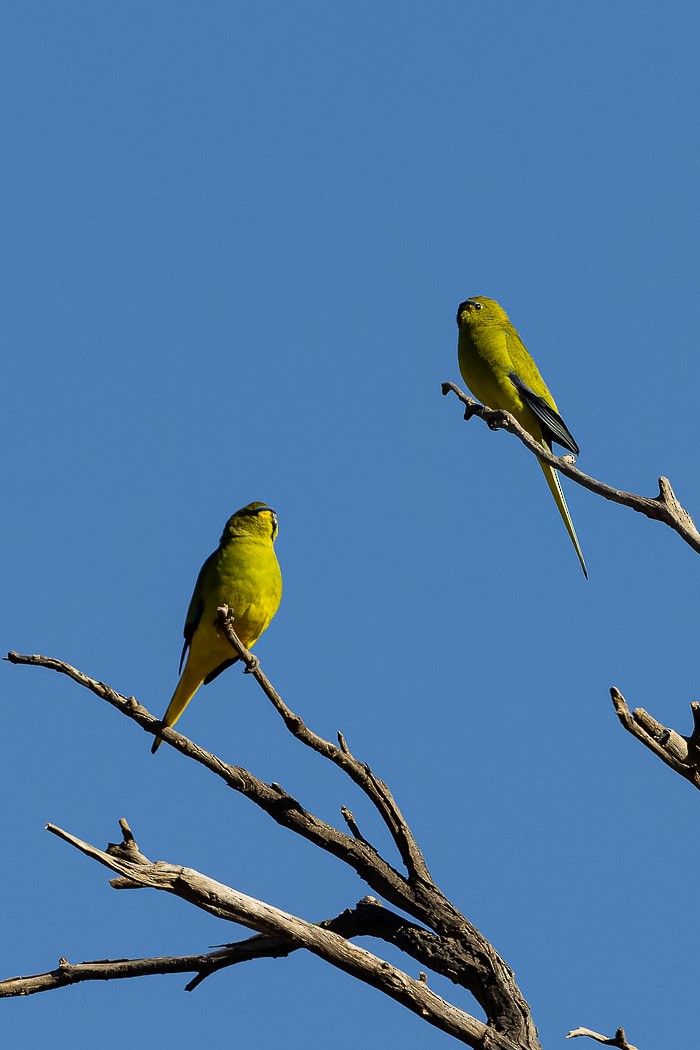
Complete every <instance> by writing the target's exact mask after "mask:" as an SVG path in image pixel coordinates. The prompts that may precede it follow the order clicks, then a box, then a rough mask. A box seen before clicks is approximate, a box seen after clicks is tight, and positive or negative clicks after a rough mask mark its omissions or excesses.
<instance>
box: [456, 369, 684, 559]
mask: <svg viewBox="0 0 700 1050" xmlns="http://www.w3.org/2000/svg"><path fill="white" fill-rule="evenodd" d="M442 392H443V394H449V393H453V394H456V396H457V397H458V398H459V400H460V401H461V402H462V404H463V405H464V406H465V408H464V418H465V419H471V417H472V416H479V417H480V418H481V419H483V420H484V422H485V423H486V425H487V426H488V427H489V428H490V429H491V430H507V431H508V432H509V433H510V434H515V436H516V437H517V438H519V439H520V440H521V441H522V443H523V445H525V447H526V448H527V449H529V450H530V452H532V454H533V455H534V456H537V458H538V459H541V460H542V461H543V462H544V463H549V465H550V467H555V468H556V469H557V470H558V471H559V473H560V474H564V475H565V476H566V477H567V478H571V480H572V481H575V482H576V483H577V484H578V485H581V486H583V488H585V489H588V490H589V492H595V493H596V495H598V496H602V497H603V498H604V499H607V500H610V501H611V502H612V503H619V504H621V505H622V506H623V507H629V508H630V509H631V510H634V511H637V513H638V514H644V515H646V517H647V518H653V519H654V521H661V522H663V524H664V525H668V526H669V528H671V529H673V530H674V531H675V532H677V533H678V535H679V536H680V537H681V539H683V540H685V542H686V543H687V544H688V546H689V547H692V548H693V550H694V551H695V552H696V553H697V554H700V532H698V530H697V529H696V527H695V523H694V522H693V519H692V518H691V516H690V514H689V513H688V511H687V510H685V508H684V507H682V506H681V504H680V503H679V501H678V498H677V497H676V494H675V492H674V491H673V489H672V488H671V483H670V482H669V480H668V478H664V477H660V478H659V494H658V496H655V497H654V498H653V499H652V498H649V497H648V496H637V495H635V494H634V493H633V492H623V491H622V490H621V489H614V488H612V486H611V485H606V484H605V483H604V482H602V481H597V480H596V478H592V477H589V475H588V474H584V473H583V471H581V470H579V469H578V468H577V467H575V466H574V465H573V460H572V457H571V456H561V457H560V456H554V455H552V453H551V452H548V451H547V450H546V449H544V448H543V447H542V445H540V443H539V441H535V439H534V438H533V437H532V436H531V435H530V434H528V432H527V431H526V430H524V429H523V428H522V427H521V426H520V424H519V423H518V421H517V419H516V418H515V417H514V416H512V415H511V414H510V412H505V411H504V410H502V409H494V408H487V406H486V405H481V404H479V402H478V401H474V400H473V399H472V398H471V397H468V396H467V394H465V393H464V391H463V390H460V389H459V387H458V386H456V385H455V384H454V383H443V384H442Z"/></svg>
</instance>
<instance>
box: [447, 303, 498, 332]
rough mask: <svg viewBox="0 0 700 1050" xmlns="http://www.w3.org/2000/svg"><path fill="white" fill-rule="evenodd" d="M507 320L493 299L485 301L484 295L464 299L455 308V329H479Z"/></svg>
mask: <svg viewBox="0 0 700 1050" xmlns="http://www.w3.org/2000/svg"><path fill="white" fill-rule="evenodd" d="M507 320H508V314H507V313H506V312H505V310H504V309H503V307H502V306H500V305H499V304H498V303H497V302H496V300H495V299H487V298H486V296H485V295H475V296H473V297H472V298H471V299H465V300H464V302H463V303H460V304H459V306H458V307H457V327H458V328H459V329H460V330H461V329H462V328H480V327H482V326H484V325H488V324H495V323H497V322H503V321H507Z"/></svg>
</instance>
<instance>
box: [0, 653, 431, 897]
mask: <svg viewBox="0 0 700 1050" xmlns="http://www.w3.org/2000/svg"><path fill="white" fill-rule="evenodd" d="M7 660H8V661H9V662H10V663H13V664H26V665H30V666H35V667H47V668H49V669H50V670H53V671H58V672H60V673H61V674H65V675H67V676H68V677H69V678H72V679H73V681H75V682H77V683H78V684H79V685H82V686H84V687H85V688H86V689H89V690H90V691H91V692H93V693H95V694H96V695H97V696H99V697H101V698H102V699H104V700H106V701H107V702H108V703H109V704H111V705H112V706H113V707H116V708H118V710H120V711H121V713H122V714H124V715H126V716H127V717H128V718H131V719H133V720H134V721H135V722H137V723H138V724H139V725H141V726H142V727H143V728H144V729H145V730H146V731H147V732H149V733H151V734H153V735H158V734H160V735H161V736H162V737H163V739H164V740H165V741H166V742H167V743H168V744H170V745H171V746H172V747H174V748H175V749H176V750H177V751H179V752H181V754H183V755H186V756H187V757H188V758H191V759H192V760H193V761H195V762H198V763H199V764H200V765H202V766H204V767H205V768H206V769H209V770H210V771H211V772H212V773H215V774H216V776H218V777H220V778H221V779H222V780H223V781H224V783H225V784H227V786H228V787H230V788H232V789H233V790H234V791H238V792H240V793H241V794H243V795H245V796H246V798H249V799H250V800H251V802H254V803H255V805H257V806H259V807H260V808H261V809H263V810H264V811H265V812H266V813H267V814H268V815H269V816H271V817H272V819H273V820H275V821H276V822H277V823H278V824H280V825H282V827H286V828H289V829H290V830H291V831H294V832H296V834H298V835H301V836H302V837H303V838H305V839H307V840H308V841H309V842H311V843H313V845H315V846H318V847H320V848H321V849H323V850H326V851H327V852H328V853H331V854H333V855H334V856H336V857H338V858H339V859H340V860H342V861H344V863H346V864H348V865H349V866H350V867H352V868H354V870H355V871H356V872H357V874H358V875H359V876H360V878H362V879H363V880H364V881H365V882H366V883H367V884H368V885H369V886H371V887H372V889H373V890H374V891H375V892H376V893H378V894H380V896H382V897H384V898H385V899H386V900H388V901H390V902H391V903H392V904H395V905H396V906H397V907H399V908H402V909H404V910H407V904H409V905H410V902H411V899H412V898H413V896H414V895H413V893H412V891H411V889H410V887H409V884H408V881H407V880H406V878H405V877H404V876H403V875H401V874H400V873H399V872H398V871H396V870H395V869H394V868H393V867H392V866H391V865H390V864H388V863H387V862H386V861H385V860H383V859H382V857H381V856H380V855H379V854H378V853H377V851H376V850H375V849H374V847H373V846H371V845H369V844H368V843H366V842H361V841H358V840H356V839H354V838H352V836H350V835H346V834H345V833H344V832H341V831H338V830H337V829H336V828H334V827H332V826H331V825H330V824H326V823H325V821H322V820H320V819H319V818H318V817H316V816H314V814H312V813H310V812H309V811H308V810H306V809H304V807H303V806H302V805H301V803H300V802H298V801H297V799H295V798H294V797H293V796H292V795H289V794H288V793H287V792H286V791H285V790H284V789H283V788H281V787H280V786H279V785H278V784H275V785H273V784H266V783H265V782H264V781H263V780H260V779H259V778H258V777H256V776H255V775H254V774H253V773H251V772H249V771H248V770H247V769H244V768H243V767H242V766H234V765H230V764H229V763H227V762H224V761H222V760H221V759H220V758H217V757H216V755H213V754H211V753H210V752H209V751H206V750H205V749H204V748H202V747H199V745H197V744H195V743H194V742H193V741H191V740H189V739H188V738H187V737H186V736H183V735H182V734H181V733H178V732H177V731H176V730H175V729H164V728H163V727H162V725H161V722H160V720H159V719H157V718H154V716H153V715H151V713H150V712H149V711H148V710H147V709H146V708H145V707H142V706H141V704H139V703H137V701H136V700H135V699H134V698H133V697H128V698H127V697H125V696H122V695H121V694H120V693H117V692H116V691H115V690H113V689H110V687H109V686H106V685H104V683H102V682H98V681H96V680H95V679H94V678H90V677H89V676H88V675H86V674H83V672H82V671H78V670H77V669H76V668H75V667H72V666H71V665H70V664H67V663H64V662H63V661H62V660H56V659H54V658H53V657H49V656H39V655H36V654H35V655H32V656H25V655H23V654H21V653H16V652H10V653H8V654H7Z"/></svg>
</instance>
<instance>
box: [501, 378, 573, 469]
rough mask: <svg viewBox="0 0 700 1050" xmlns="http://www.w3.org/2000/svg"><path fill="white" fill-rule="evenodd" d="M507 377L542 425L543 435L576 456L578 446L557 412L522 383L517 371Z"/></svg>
mask: <svg viewBox="0 0 700 1050" xmlns="http://www.w3.org/2000/svg"><path fill="white" fill-rule="evenodd" d="M509 379H510V381H511V383H512V384H513V386H514V387H515V388H516V390H518V391H519V392H520V394H521V396H522V399H523V401H524V402H525V404H526V405H527V406H528V408H531V409H532V411H533V412H534V413H535V415H536V416H537V418H538V419H539V421H540V423H541V424H542V426H543V427H544V431H545V433H544V437H546V438H549V440H550V441H556V443H557V444H558V445H563V447H564V448H568V450H569V452H573V453H574V455H575V456H578V454H579V451H580V450H579V447H578V445H577V444H576V442H575V440H574V438H573V435H572V434H571V431H570V430H569V428H568V427H567V425H566V423H565V422H564V420H563V419H562V418H561V416H560V415H559V413H558V412H555V410H554V409H553V408H552V406H551V405H548V404H547V402H546V401H545V399H544V398H543V397H540V396H539V394H536V393H535V392H534V390H530V387H529V386H528V385H527V384H526V383H523V381H522V379H521V378H520V376H519V375H518V373H517V372H510V373H509Z"/></svg>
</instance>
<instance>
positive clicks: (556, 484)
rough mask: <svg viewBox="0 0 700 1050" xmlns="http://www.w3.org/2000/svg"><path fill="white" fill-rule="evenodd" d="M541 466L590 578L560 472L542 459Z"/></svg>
mask: <svg viewBox="0 0 700 1050" xmlns="http://www.w3.org/2000/svg"><path fill="white" fill-rule="evenodd" d="M550 451H551V450H550ZM540 466H541V467H542V473H543V474H544V476H545V478H546V479H547V484H548V485H549V488H550V491H551V493H552V495H553V496H554V502H555V503H556V505H557V507H558V508H559V513H560V514H561V516H562V520H563V522H564V524H565V525H566V531H567V532H568V533H569V536H570V537H571V542H572V543H573V545H574V549H575V551H576V554H577V555H578V560H579V561H580V563H581V568H582V569H583V575H584V576H585V577H586V579H588V572H587V571H586V563H585V561H584V560H583V551H582V550H581V544H580V543H579V541H578V536H577V535H576V529H575V528H574V523H573V521H572V520H571V515H570V514H569V508H568V507H567V505H566V500H565V499H564V493H563V492H562V489H561V483H560V481H559V474H558V473H557V471H556V470H555V469H554V468H553V467H550V465H549V463H543V462H542V461H541V460H540Z"/></svg>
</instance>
